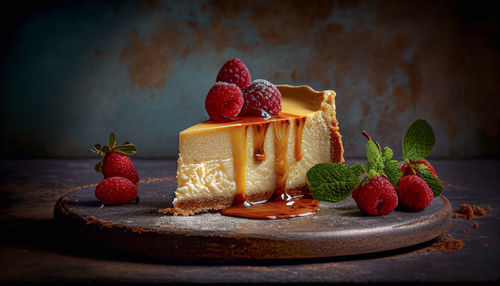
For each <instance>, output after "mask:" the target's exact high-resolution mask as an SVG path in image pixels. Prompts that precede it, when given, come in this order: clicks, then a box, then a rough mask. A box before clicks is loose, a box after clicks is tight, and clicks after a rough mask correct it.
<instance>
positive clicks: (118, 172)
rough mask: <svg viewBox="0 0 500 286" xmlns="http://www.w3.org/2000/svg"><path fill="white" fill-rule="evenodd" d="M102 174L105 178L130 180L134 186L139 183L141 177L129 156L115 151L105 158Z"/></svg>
mask: <svg viewBox="0 0 500 286" xmlns="http://www.w3.org/2000/svg"><path fill="white" fill-rule="evenodd" d="M102 174H103V175H104V178H109V177H123V178H127V179H129V180H130V181H131V182H132V183H134V184H137V183H138V182H139V175H138V174H137V171H136V170H135V168H134V165H133V164H132V161H131V160H130V158H129V156H127V155H125V154H123V153H119V152H115V151H111V152H108V153H106V155H105V156H104V161H103V162H102Z"/></svg>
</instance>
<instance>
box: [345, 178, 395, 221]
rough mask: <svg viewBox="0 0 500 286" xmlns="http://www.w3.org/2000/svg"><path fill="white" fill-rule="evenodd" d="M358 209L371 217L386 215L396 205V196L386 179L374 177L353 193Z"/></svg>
mask: <svg viewBox="0 0 500 286" xmlns="http://www.w3.org/2000/svg"><path fill="white" fill-rule="evenodd" d="M353 198H354V200H355V201H356V203H357V204H358V207H359V208H360V209H362V210H363V211H365V212H367V213H369V214H372V215H386V214H388V213H390V212H392V210H394V209H395V208H396V206H397V205H398V196H397V195H396V191H394V187H393V186H392V184H391V182H389V180H388V179H387V178H386V177H382V176H379V177H375V178H372V179H370V180H368V181H367V182H365V184H364V185H363V186H362V187H360V188H357V190H356V189H355V192H353Z"/></svg>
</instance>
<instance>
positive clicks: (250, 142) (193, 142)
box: [174, 85, 344, 215]
mask: <svg viewBox="0 0 500 286" xmlns="http://www.w3.org/2000/svg"><path fill="white" fill-rule="evenodd" d="M276 87H277V88H278V90H279V93H280V94H281V111H280V112H279V113H278V114H277V115H276V116H274V117H270V118H266V117H259V116H240V117H236V118H235V119H234V120H231V121H227V122H216V121H214V120H208V121H205V122H202V123H199V124H196V125H194V126H191V127H189V128H187V129H185V130H183V131H181V132H180V134H179V149H180V150H179V159H178V168H177V182H178V187H177V190H176V192H175V200H174V207H175V211H176V212H177V213H178V214H181V215H193V214H197V213H200V212H206V211H211V210H221V209H225V208H228V207H230V206H231V205H233V204H235V203H243V202H248V203H256V202H263V201H267V200H270V199H271V198H273V197H274V198H277V199H282V200H285V201H286V200H287V199H289V198H290V197H296V196H303V195H307V193H308V191H307V182H306V172H307V171H308V170H309V169H310V168H311V167H312V166H314V165H315V164H318V163H324V162H343V161H344V160H343V148H342V142H341V136H340V133H339V128H338V122H337V120H336V117H335V92H333V91H331V90H326V91H315V90H313V89H312V88H310V87H308V86H290V85H277V86H276ZM273 195H274V196H273Z"/></svg>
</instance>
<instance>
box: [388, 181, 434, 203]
mask: <svg viewBox="0 0 500 286" xmlns="http://www.w3.org/2000/svg"><path fill="white" fill-rule="evenodd" d="M396 192H397V194H398V198H399V203H400V205H401V206H403V207H405V208H407V209H409V210H412V211H419V210H423V209H425V208H426V207H427V206H428V205H430V203H431V202H432V199H433V197H434V195H433V193H432V190H431V188H429V186H428V185H427V184H426V183H425V181H424V179H422V178H420V177H419V176H417V175H409V176H405V177H403V178H401V180H400V181H399V184H398V187H397V189H396Z"/></svg>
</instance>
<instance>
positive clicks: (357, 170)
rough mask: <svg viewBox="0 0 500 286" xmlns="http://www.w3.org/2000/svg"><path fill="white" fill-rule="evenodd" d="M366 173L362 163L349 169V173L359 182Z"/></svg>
mask: <svg viewBox="0 0 500 286" xmlns="http://www.w3.org/2000/svg"><path fill="white" fill-rule="evenodd" d="M364 171H365V169H364V167H363V164H361V163H356V164H354V165H352V166H351V167H349V172H350V173H351V177H353V178H356V179H357V180H359V177H360V176H361V174H363V172H364Z"/></svg>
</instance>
